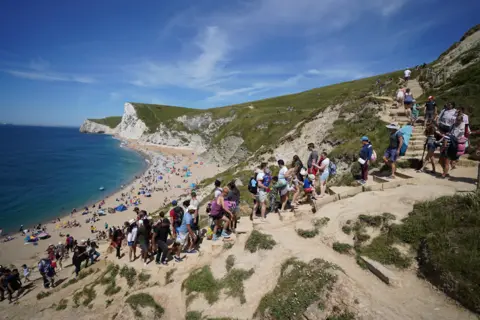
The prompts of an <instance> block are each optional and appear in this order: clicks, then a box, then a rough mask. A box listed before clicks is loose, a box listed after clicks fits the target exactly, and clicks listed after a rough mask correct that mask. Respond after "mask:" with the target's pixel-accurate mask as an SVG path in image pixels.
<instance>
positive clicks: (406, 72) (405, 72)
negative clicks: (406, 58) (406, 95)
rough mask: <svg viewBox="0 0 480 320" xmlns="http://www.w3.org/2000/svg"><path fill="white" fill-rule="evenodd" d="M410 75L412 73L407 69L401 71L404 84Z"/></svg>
mask: <svg viewBox="0 0 480 320" xmlns="http://www.w3.org/2000/svg"><path fill="white" fill-rule="evenodd" d="M411 75H412V71H410V70H409V69H407V70H405V71H403V76H404V78H403V79H404V80H405V81H406V82H408V80H410V76H411Z"/></svg>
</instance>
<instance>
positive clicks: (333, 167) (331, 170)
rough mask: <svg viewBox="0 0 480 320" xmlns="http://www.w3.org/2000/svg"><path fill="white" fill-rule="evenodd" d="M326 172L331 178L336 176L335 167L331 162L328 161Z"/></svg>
mask: <svg viewBox="0 0 480 320" xmlns="http://www.w3.org/2000/svg"><path fill="white" fill-rule="evenodd" d="M328 171H330V175H331V176H334V175H336V174H337V166H336V165H335V163H333V162H332V160H330V163H329V164H328Z"/></svg>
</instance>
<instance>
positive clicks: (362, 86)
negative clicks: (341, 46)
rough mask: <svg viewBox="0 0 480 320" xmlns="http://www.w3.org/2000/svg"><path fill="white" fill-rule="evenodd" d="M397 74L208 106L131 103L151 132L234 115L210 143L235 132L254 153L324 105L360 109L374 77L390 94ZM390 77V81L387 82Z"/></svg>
mask: <svg viewBox="0 0 480 320" xmlns="http://www.w3.org/2000/svg"><path fill="white" fill-rule="evenodd" d="M401 74H402V72H401V71H396V72H392V73H388V74H384V75H379V76H375V77H370V78H365V79H361V80H355V81H349V82H344V83H339V84H334V85H330V86H326V87H322V88H315V89H312V90H308V91H304V92H300V93H295V94H289V95H284V96H280V97H274V98H269V99H263V100H257V101H249V102H245V103H242V104H236V105H231V106H225V107H219V108H211V109H191V108H183V107H173V106H164V105H154V104H144V103H132V104H133V105H134V106H135V108H136V111H137V115H138V117H139V118H140V119H141V120H142V121H143V122H145V124H146V125H147V127H148V128H149V130H150V132H152V131H155V129H156V128H158V126H159V125H160V124H163V125H166V126H167V127H173V128H174V129H177V130H178V129H181V130H186V131H188V129H187V128H185V127H184V126H183V125H182V124H181V123H179V122H173V121H171V120H172V119H174V118H177V117H179V116H182V115H187V116H195V115H200V114H205V113H211V114H212V117H213V119H218V118H223V117H229V116H233V115H235V119H234V120H233V121H232V122H230V123H229V124H228V125H226V126H223V127H221V128H220V130H219V131H218V132H217V133H216V135H215V136H214V138H213V141H212V142H213V143H216V142H219V141H220V140H222V139H223V138H224V137H227V136H230V135H237V136H240V137H242V138H243V139H244V141H245V145H246V147H247V148H248V150H249V151H251V152H255V151H256V150H258V149H259V148H260V147H261V146H262V145H265V146H273V145H276V144H277V142H278V141H279V140H280V139H281V138H282V137H284V136H285V135H286V134H287V133H288V132H289V131H291V130H292V129H294V128H295V126H296V125H297V124H298V123H299V122H301V121H302V120H308V119H311V118H313V117H314V116H316V115H317V114H318V113H320V112H322V111H323V110H325V109H326V108H327V107H328V106H332V105H335V104H342V103H345V104H348V108H347V107H346V109H345V111H346V112H358V111H362V106H363V105H364V104H365V103H368V102H369V101H367V99H366V97H367V96H369V95H370V94H371V93H372V92H375V91H377V90H378V88H377V86H376V84H375V83H376V81H377V79H380V81H381V82H382V83H389V84H387V85H386V86H385V87H384V94H391V93H393V91H394V90H395V88H396V80H397V79H398V77H400V76H401ZM390 79H393V81H392V82H389V81H390ZM288 107H292V108H293V109H292V111H287V108H288ZM275 121H284V123H283V124H275Z"/></svg>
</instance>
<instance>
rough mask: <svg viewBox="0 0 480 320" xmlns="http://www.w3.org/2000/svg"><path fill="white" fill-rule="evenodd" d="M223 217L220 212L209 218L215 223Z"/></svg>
mask: <svg viewBox="0 0 480 320" xmlns="http://www.w3.org/2000/svg"><path fill="white" fill-rule="evenodd" d="M224 215H225V213H223V212H221V213H219V214H217V215H216V216H210V217H211V218H212V219H213V221H217V220H222V218H223V216H224Z"/></svg>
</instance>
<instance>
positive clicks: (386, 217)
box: [382, 212, 397, 223]
mask: <svg viewBox="0 0 480 320" xmlns="http://www.w3.org/2000/svg"><path fill="white" fill-rule="evenodd" d="M382 217H383V221H384V223H385V222H387V221H392V220H397V217H396V216H395V215H393V214H391V213H390V212H384V213H382Z"/></svg>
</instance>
